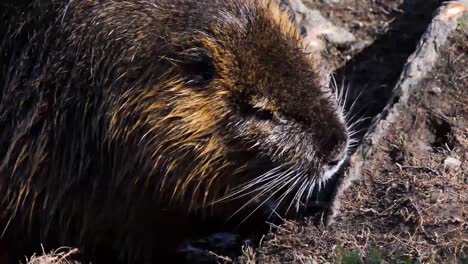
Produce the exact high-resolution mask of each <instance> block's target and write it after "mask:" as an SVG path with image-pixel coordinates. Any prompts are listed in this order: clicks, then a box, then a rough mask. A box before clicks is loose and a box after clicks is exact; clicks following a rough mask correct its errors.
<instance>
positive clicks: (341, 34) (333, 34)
mask: <svg viewBox="0 0 468 264" xmlns="http://www.w3.org/2000/svg"><path fill="white" fill-rule="evenodd" d="M273 1H276V2H277V3H279V4H280V7H281V8H282V9H283V10H289V12H290V14H291V18H292V19H293V20H294V21H295V22H296V24H297V25H298V27H299V29H300V30H301V33H302V35H303V37H304V39H305V42H306V43H307V44H308V45H309V46H310V49H311V51H312V52H320V51H321V50H323V49H324V48H325V45H324V43H323V40H322V39H321V38H324V39H325V40H327V41H328V42H330V43H332V44H334V45H337V46H347V45H351V44H352V43H354V42H355V41H356V38H355V37H354V35H353V34H352V33H350V32H349V31H348V30H346V29H344V28H342V27H337V26H335V25H334V24H332V23H331V22H330V21H328V20H327V19H326V18H324V17H323V16H322V14H321V13H320V11H318V10H312V9H309V8H308V7H307V6H305V5H304V3H303V2H302V1H301V0H273ZM335 1H336V0H335Z"/></svg>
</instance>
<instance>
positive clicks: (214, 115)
mask: <svg viewBox="0 0 468 264" xmlns="http://www.w3.org/2000/svg"><path fill="white" fill-rule="evenodd" d="M172 2H173V1H162V2H154V3H153V2H151V1H146V2H145V3H146V5H148V6H145V8H144V9H145V10H146V11H145V12H143V11H138V10H131V9H130V8H129V7H122V6H121V5H120V4H119V5H118V7H116V10H114V11H106V12H109V13H108V14H106V13H105V12H103V11H101V12H102V13H103V14H102V16H103V17H106V15H109V16H113V17H114V16H117V14H115V13H116V12H124V13H125V12H130V13H131V12H135V17H132V15H131V14H128V15H126V17H128V20H130V21H132V20H135V21H132V22H130V24H136V25H138V26H137V27H135V28H131V29H127V28H125V31H124V29H120V28H119V27H118V26H115V25H113V24H111V28H112V29H113V32H112V35H113V38H115V39H119V38H122V37H123V38H125V37H127V38H129V40H131V41H132V43H131V44H128V47H129V48H128V49H125V50H123V51H122V53H130V54H133V55H134V56H135V57H138V56H143V55H141V54H139V53H141V52H145V54H146V56H147V59H148V60H149V61H148V62H147V64H146V65H143V64H141V63H140V61H141V60H142V59H138V58H137V59H134V60H130V61H129V62H128V63H129V64H135V65H137V66H141V68H142V69H141V70H144V73H145V74H147V75H148V77H149V80H150V81H146V82H141V83H138V82H136V81H135V80H131V81H129V84H127V85H126V86H125V88H124V90H123V91H122V90H121V91H116V94H117V96H115V98H116V99H115V100H114V102H113V107H112V108H111V109H110V110H109V111H110V112H109V113H110V114H111V116H112V122H111V123H110V127H109V132H108V134H109V135H112V138H111V139H112V140H115V141H120V140H122V139H128V138H132V139H133V141H130V142H129V143H128V144H135V142H137V143H138V146H139V148H138V149H139V151H138V154H139V155H141V157H140V160H141V159H143V160H145V164H146V163H148V164H150V166H152V172H148V173H147V174H146V175H141V176H140V177H143V178H145V177H156V178H158V179H160V180H161V182H160V183H158V184H160V186H159V187H158V188H159V189H160V190H162V191H163V192H167V193H169V194H170V195H171V198H172V199H182V200H184V198H189V200H190V201H191V205H192V206H194V205H195V206H201V205H203V204H207V203H209V202H212V201H215V200H218V199H223V197H224V195H226V194H227V195H228V196H229V197H230V198H234V197H237V196H241V195H243V194H245V193H249V192H250V191H252V190H253V189H255V188H258V189H257V192H256V193H253V194H254V195H257V194H262V195H267V196H268V195H270V194H271V193H272V192H276V191H278V194H283V193H286V192H290V194H289V195H291V197H287V198H286V197H282V198H286V200H288V199H295V200H296V201H297V202H298V201H299V200H301V199H305V198H306V196H307V194H310V190H312V189H313V188H314V186H315V184H316V183H321V182H323V181H325V180H327V179H328V178H330V177H331V176H332V175H333V174H334V173H335V172H336V171H337V169H338V167H339V166H340V165H341V164H342V162H343V160H344V159H345V158H346V153H347V149H348V145H349V139H348V131H347V127H346V123H345V120H344V117H343V113H342V112H341V111H342V110H341V108H340V107H339V103H338V102H337V98H336V96H335V95H334V94H333V93H332V91H331V90H330V89H329V88H328V86H327V81H328V80H327V78H326V74H325V73H324V72H322V71H321V68H320V67H319V65H318V62H317V61H315V60H314V58H313V57H312V56H311V55H310V54H309V53H308V51H307V47H306V46H305V45H304V44H303V43H302V41H301V37H300V35H299V34H298V32H297V31H296V28H295V27H294V26H293V25H292V24H291V23H290V21H289V19H288V17H287V15H285V14H283V13H281V12H280V11H279V10H278V8H277V7H276V6H275V5H273V4H265V2H264V1H252V0H245V1H238V0H223V1H220V0H217V1H212V0H210V1H193V2H192V1H176V2H180V3H181V5H182V3H183V4H185V5H187V6H186V7H185V8H183V9H182V10H183V11H179V10H173V9H172V8H171V7H170V6H169V5H170V4H168V3H172ZM108 5H109V7H108V9H107V10H112V9H111V7H110V6H113V4H108ZM142 5H144V4H142ZM176 6H177V4H176ZM100 8H102V7H100ZM119 8H120V10H119ZM126 8H128V10H127V9H126ZM112 12H114V13H113V14H111V13H112ZM140 12H141V14H140ZM165 12H168V15H165V16H164V19H163V20H162V21H161V22H159V21H158V22H155V21H152V16H158V17H160V16H162V14H164V13H165ZM136 14H139V15H136ZM141 17H144V21H146V23H145V24H143V23H142V22H141V21H139V19H143V18H141ZM96 19H99V18H96ZM104 20H105V19H104ZM109 20H110V21H108V22H107V23H111V22H112V20H111V19H109ZM152 23H161V24H157V25H154V26H153V27H152V26H151V25H152ZM129 30H130V31H131V30H134V32H133V34H132V35H131V36H128V35H129V32H128V31H129ZM158 30H159V31H158ZM132 48H133V50H131V49H132ZM138 49H139V50H138ZM130 54H128V55H127V56H130ZM149 54H152V56H149ZM144 57H145V56H144ZM136 76H137V77H136V78H137V80H140V79H139V78H140V76H141V75H139V74H136ZM152 174H156V175H152ZM246 186H250V187H251V188H250V187H249V188H246ZM293 186H294V187H293ZM229 190H230V191H229ZM232 191H234V193H235V195H234V193H233V192H232ZM297 192H300V193H297ZM251 194H252V193H251ZM296 194H297V195H296ZM254 195H253V196H254ZM259 197H260V196H258V197H257V198H259ZM280 197H281V195H280ZM259 200H261V199H259ZM297 204H299V203H297Z"/></svg>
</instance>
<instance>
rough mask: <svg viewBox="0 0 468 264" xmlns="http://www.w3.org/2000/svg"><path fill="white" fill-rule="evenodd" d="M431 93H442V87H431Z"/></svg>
mask: <svg viewBox="0 0 468 264" xmlns="http://www.w3.org/2000/svg"><path fill="white" fill-rule="evenodd" d="M431 93H433V94H435V95H439V94H441V93H442V89H440V87H437V86H436V87H432V89H431Z"/></svg>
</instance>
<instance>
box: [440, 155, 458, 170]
mask: <svg viewBox="0 0 468 264" xmlns="http://www.w3.org/2000/svg"><path fill="white" fill-rule="evenodd" d="M460 165H461V161H460V160H458V159H456V158H453V157H447V158H446V159H445V160H444V166H445V167H449V168H452V169H455V168H459V167H460Z"/></svg>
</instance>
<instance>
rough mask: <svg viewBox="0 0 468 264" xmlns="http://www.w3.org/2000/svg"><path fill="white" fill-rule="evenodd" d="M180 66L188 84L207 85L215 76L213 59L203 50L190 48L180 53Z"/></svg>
mask: <svg viewBox="0 0 468 264" xmlns="http://www.w3.org/2000/svg"><path fill="white" fill-rule="evenodd" d="M182 64H183V65H182V66H183V69H184V70H185V71H186V74H187V81H188V82H189V83H190V84H194V85H200V84H206V83H209V82H210V81H211V80H212V79H213V78H214V77H215V75H216V69H215V66H214V62H213V57H212V56H211V54H210V53H209V52H208V50H206V49H204V48H190V49H187V50H185V51H184V52H182Z"/></svg>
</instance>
